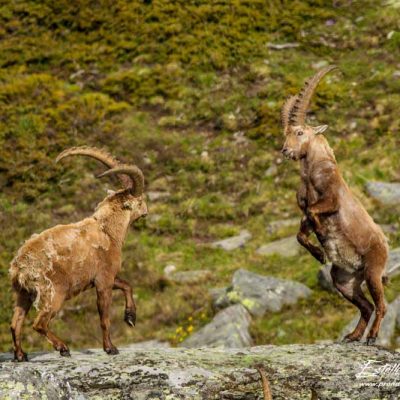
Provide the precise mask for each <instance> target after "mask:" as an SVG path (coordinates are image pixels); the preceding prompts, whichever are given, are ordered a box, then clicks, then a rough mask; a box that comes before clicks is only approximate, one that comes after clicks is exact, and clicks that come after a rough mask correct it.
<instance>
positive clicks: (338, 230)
mask: <svg viewBox="0 0 400 400" xmlns="http://www.w3.org/2000/svg"><path fill="white" fill-rule="evenodd" d="M334 68H335V67H331V66H330V67H326V68H323V69H321V70H320V71H319V72H317V73H316V74H315V75H314V76H313V77H312V78H311V79H310V80H308V81H307V83H306V84H305V86H304V88H303V89H302V90H301V92H300V93H299V94H298V95H295V96H292V97H290V98H288V100H287V101H286V103H285V104H284V106H283V108H282V114H281V118H282V125H283V131H284V134H285V138H286V139H285V144H284V146H283V149H282V153H283V154H284V155H285V157H287V158H290V159H292V160H299V161H300V169H301V185H300V188H299V190H298V191H297V203H298V205H299V207H300V209H301V210H302V211H303V214H304V217H303V219H302V220H301V224H300V230H299V233H298V234H297V239H298V241H299V243H300V244H301V245H302V246H304V247H305V248H306V249H307V250H308V251H309V252H310V253H311V254H312V255H313V256H314V257H315V258H316V259H317V260H318V261H319V262H321V263H322V264H323V263H324V262H325V255H326V256H327V258H328V259H329V260H330V261H331V262H332V272H331V275H332V279H333V283H334V285H335V287H336V288H337V289H338V290H339V292H340V293H341V294H342V295H343V296H344V297H345V298H346V299H347V300H349V301H350V302H351V303H353V304H354V305H355V306H357V307H358V309H359V310H360V313H361V317H360V320H359V322H358V324H357V326H356V328H355V329H354V331H353V332H351V333H350V334H348V335H347V336H346V337H345V341H356V340H360V339H361V338H362V336H363V334H364V332H365V329H366V327H367V325H368V321H369V320H370V318H371V315H372V313H373V311H374V306H373V305H372V304H371V303H370V302H369V301H368V300H367V298H366V297H365V295H364V293H363V291H362V289H361V284H362V283H363V281H364V280H365V281H366V284H367V287H368V290H369V292H370V293H371V296H372V300H373V302H374V303H375V307H376V317H375V319H374V321H373V324H372V326H371V329H370V331H369V333H368V336H367V344H374V343H375V341H376V337H377V335H378V332H379V328H380V325H381V321H382V318H383V317H384V315H385V312H386V306H385V300H384V293H383V285H382V280H383V278H384V276H383V275H384V272H385V266H386V261H387V258H388V245H387V240H386V238H385V235H384V234H383V232H382V230H381V229H380V227H379V226H378V225H376V224H375V223H374V221H373V220H372V218H371V217H370V216H369V215H368V213H367V211H366V210H365V209H364V207H363V206H362V204H361V203H360V202H359V201H358V200H357V199H356V198H355V197H354V195H353V194H352V192H351V191H350V189H349V187H348V186H347V184H346V183H345V181H344V180H343V178H342V176H341V174H340V172H339V168H338V165H337V163H336V159H335V156H334V154H333V151H332V149H331V148H330V147H329V144H328V142H327V140H326V139H325V137H324V136H323V135H321V133H323V132H324V131H325V130H326V129H327V125H321V126H317V127H312V126H310V125H307V124H306V113H307V109H308V107H309V104H310V101H311V97H312V95H313V93H314V91H315V89H316V87H317V85H318V83H319V81H320V80H321V79H322V78H323V77H324V75H325V74H327V73H328V72H330V71H332V70H333V69H334ZM312 232H315V234H316V236H317V238H318V241H319V243H320V244H321V246H322V249H321V247H319V246H315V245H314V244H312V243H311V242H310V240H309V236H310V234H311V233H312Z"/></svg>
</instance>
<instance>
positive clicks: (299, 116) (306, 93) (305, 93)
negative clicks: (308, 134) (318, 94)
mask: <svg viewBox="0 0 400 400" xmlns="http://www.w3.org/2000/svg"><path fill="white" fill-rule="evenodd" d="M336 68H337V67H336V66H334V65H330V66H328V67H325V68H322V69H321V70H320V71H318V72H317V73H316V74H315V75H314V76H313V77H312V78H310V79H308V80H307V82H306V83H305V85H304V87H303V89H302V90H301V92H300V93H299V94H298V95H297V100H296V101H295V102H294V104H293V107H292V109H291V111H290V114H289V123H290V124H292V125H304V123H305V121H306V114H307V109H308V107H309V105H310V101H311V97H312V95H313V94H314V91H315V89H316V88H317V86H318V83H319V82H320V80H321V79H322V78H323V77H324V76H325V75H326V74H327V73H328V72H330V71H332V70H334V69H336Z"/></svg>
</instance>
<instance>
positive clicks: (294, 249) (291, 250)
mask: <svg viewBox="0 0 400 400" xmlns="http://www.w3.org/2000/svg"><path fill="white" fill-rule="evenodd" d="M299 252H300V245H299V243H298V242H297V239H296V236H290V237H287V238H283V239H279V240H275V241H274V242H271V243H267V244H264V245H262V246H261V247H259V248H258V249H257V253H258V254H261V255H263V256H272V255H274V254H277V255H280V256H282V257H295V256H297V255H298V254H299Z"/></svg>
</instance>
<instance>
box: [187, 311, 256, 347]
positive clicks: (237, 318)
mask: <svg viewBox="0 0 400 400" xmlns="http://www.w3.org/2000/svg"><path fill="white" fill-rule="evenodd" d="M250 322H251V317H250V314H249V313H248V311H247V310H246V309H245V308H244V307H243V306H242V305H240V304H236V305H234V306H230V307H228V308H226V309H224V310H222V311H220V312H219V313H218V314H217V315H216V316H215V317H214V319H213V320H212V321H211V322H210V323H209V324H207V325H205V326H203V327H202V328H201V329H200V330H199V331H197V332H195V333H194V334H193V335H191V336H189V337H188V338H187V339H186V340H185V341H183V342H182V344H181V345H182V346H183V347H224V348H241V347H248V346H251V344H252V340H251V336H250V333H249V325H250Z"/></svg>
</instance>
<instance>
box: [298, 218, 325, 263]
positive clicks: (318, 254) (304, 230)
mask: <svg viewBox="0 0 400 400" xmlns="http://www.w3.org/2000/svg"><path fill="white" fill-rule="evenodd" d="M312 232H313V230H312V225H311V222H310V221H309V219H308V218H307V217H303V219H302V220H301V223H300V230H299V232H298V234H297V241H298V242H299V243H300V244H301V245H302V246H303V247H304V248H306V249H307V250H308V251H309V252H310V253H311V255H312V256H313V257H314V258H316V259H317V260H318V261H319V262H320V263H321V264H325V253H324V251H323V250H322V249H321V248H320V247H318V246H315V245H314V244H312V243H311V241H310V240H309V236H310V235H311V233H312Z"/></svg>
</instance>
